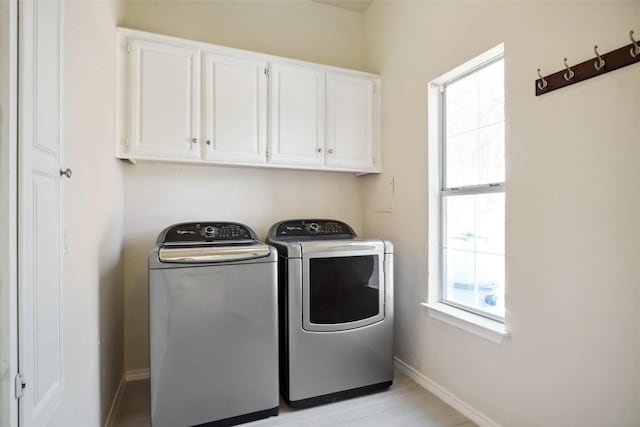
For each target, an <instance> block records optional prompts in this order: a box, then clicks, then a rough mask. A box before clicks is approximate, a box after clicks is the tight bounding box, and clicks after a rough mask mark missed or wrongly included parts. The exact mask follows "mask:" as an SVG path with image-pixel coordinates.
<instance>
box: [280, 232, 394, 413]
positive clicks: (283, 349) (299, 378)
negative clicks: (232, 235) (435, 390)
mask: <svg viewBox="0 0 640 427" xmlns="http://www.w3.org/2000/svg"><path fill="white" fill-rule="evenodd" d="M267 243H269V244H271V245H273V246H275V247H276V248H277V249H278V254H279V257H278V307H279V325H280V326H279V327H280V390H281V392H282V394H283V395H284V397H285V399H286V400H287V402H288V403H289V404H290V405H291V406H292V407H294V408H303V407H307V406H313V405H316V404H322V403H327V402H332V401H335V400H341V399H345V398H349V397H354V396H358V395H362V394H366V393H369V392H371V391H375V390H380V389H384V388H387V387H389V386H390V385H391V383H392V381H393V245H392V244H391V242H389V241H386V240H380V239H356V234H355V232H354V231H353V229H352V228H351V227H349V226H348V225H347V224H345V223H343V222H340V221H336V220H320V219H308V220H289V221H282V222H279V223H277V224H274V225H273V226H272V227H271V229H270V230H269V234H268V238H267Z"/></svg>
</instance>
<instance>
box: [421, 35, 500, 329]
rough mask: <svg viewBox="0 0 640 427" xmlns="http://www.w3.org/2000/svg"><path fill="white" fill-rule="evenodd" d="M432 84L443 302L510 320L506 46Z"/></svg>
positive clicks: (434, 178)
mask: <svg viewBox="0 0 640 427" xmlns="http://www.w3.org/2000/svg"><path fill="white" fill-rule="evenodd" d="M433 89H435V90H436V92H435V96H433V95H432V96H431V97H430V102H431V103H430V106H429V107H430V110H431V109H436V110H437V111H436V114H432V115H431V117H432V120H431V121H430V127H431V126H436V127H437V128H438V130H437V132H435V133H434V132H432V133H431V134H430V142H429V143H430V145H433V144H436V145H437V151H436V150H434V149H430V153H431V155H433V154H435V153H437V156H438V160H439V161H438V163H437V164H435V166H436V168H437V169H438V172H437V173H435V174H433V173H431V172H430V179H431V181H437V184H438V185H437V186H435V185H433V182H431V185H430V188H431V189H432V190H431V191H432V192H437V195H431V197H430V200H431V203H434V202H435V203H436V204H437V205H438V209H439V212H438V213H437V214H436V217H437V221H430V233H437V235H439V236H440V237H439V239H437V240H438V247H437V251H438V256H437V258H438V260H439V263H440V266H439V269H438V271H439V274H438V275H437V280H438V282H439V284H438V285H439V289H438V291H439V292H438V295H439V301H438V302H441V303H444V304H447V305H449V306H452V307H455V308H458V309H462V310H465V311H468V312H471V313H474V314H476V315H480V316H483V317H486V318H489V319H493V320H496V321H498V322H504V313H505V308H504V299H505V298H504V296H505V248H504V240H505V238H504V230H505V216H504V212H505V193H504V181H505V155H504V152H505V119H504V58H503V49H502V46H499V47H498V48H496V49H492V50H491V51H489V52H487V53H486V54H484V55H481V56H480V57H478V58H476V59H474V60H472V61H470V62H468V63H467V64H464V65H463V66H461V67H459V68H457V69H456V70H454V71H452V72H451V73H447V74H446V75H445V76H443V77H442V78H440V79H437V80H436V81H434V82H432V90H433ZM433 101H436V102H435V103H434V102H433ZM434 117H436V120H435V123H434V120H433V118H434ZM434 135H436V137H435V138H433V136H434ZM432 148H433V147H432ZM433 166H434V162H431V164H430V168H431V167H433ZM434 228H435V229H434ZM433 249H435V248H434V247H432V250H433Z"/></svg>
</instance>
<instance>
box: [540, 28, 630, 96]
mask: <svg viewBox="0 0 640 427" xmlns="http://www.w3.org/2000/svg"><path fill="white" fill-rule="evenodd" d="M629 38H630V39H631V40H632V43H630V44H628V45H626V46H623V47H621V48H619V49H616V50H612V51H611V52H608V53H605V54H600V55H599V54H598V51H597V49H598V47H597V46H595V47H594V52H595V53H596V56H594V57H593V58H591V59H589V60H587V61H584V62H581V63H580V64H577V65H567V67H565V68H563V69H562V70H560V71H556V72H555V73H553V74H549V75H548V76H544V77H542V76H541V74H540V70H538V75H539V76H541V78H539V79H537V80H536V96H540V95H544V94H545V93H549V92H553V91H554V90H558V89H560V88H563V87H565V86H570V85H572V84H574V83H578V82H581V81H584V80H588V79H590V78H592V77H597V76H600V75H602V74H606V73H608V72H609V71H613V70H617V69H618V68H622V67H626V66H627V65H631V64H635V63H636V62H640V40H638V41H636V40H634V39H633V31H630V32H629ZM634 54H635V56H634ZM566 64H567V59H566V58H565V65H566Z"/></svg>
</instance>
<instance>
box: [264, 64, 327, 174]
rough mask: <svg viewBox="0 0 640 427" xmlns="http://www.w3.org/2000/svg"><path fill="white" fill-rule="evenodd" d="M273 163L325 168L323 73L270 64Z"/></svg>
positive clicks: (312, 69) (307, 68) (311, 69)
mask: <svg viewBox="0 0 640 427" xmlns="http://www.w3.org/2000/svg"><path fill="white" fill-rule="evenodd" d="M270 87H271V92H270V95H271V151H270V161H271V163H275V164H282V165H293V166H319V167H321V166H323V165H324V71H320V70H316V69H314V68H310V67H301V66H295V65H289V64H279V63H272V64H271V86H270Z"/></svg>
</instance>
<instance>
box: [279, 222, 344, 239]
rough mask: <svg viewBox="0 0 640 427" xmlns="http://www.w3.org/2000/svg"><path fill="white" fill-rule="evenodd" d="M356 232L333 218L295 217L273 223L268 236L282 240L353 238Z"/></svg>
mask: <svg viewBox="0 0 640 427" xmlns="http://www.w3.org/2000/svg"><path fill="white" fill-rule="evenodd" d="M355 237H356V232H355V231H353V229H352V228H351V227H349V226H348V225H347V224H346V223H344V222H342V221H337V220H333V219H296V220H288V221H282V222H279V223H277V224H274V225H273V226H272V227H271V229H270V230H269V238H271V239H283V240H313V239H353V238H355Z"/></svg>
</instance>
